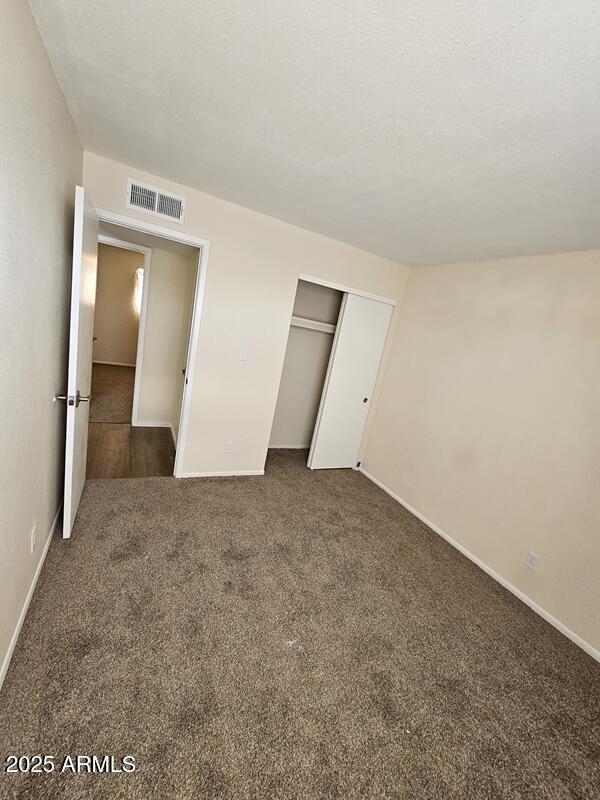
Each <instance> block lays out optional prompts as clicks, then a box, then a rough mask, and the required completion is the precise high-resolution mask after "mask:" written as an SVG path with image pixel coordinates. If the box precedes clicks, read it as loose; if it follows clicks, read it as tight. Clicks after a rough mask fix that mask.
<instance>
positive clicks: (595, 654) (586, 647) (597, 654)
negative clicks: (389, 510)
mask: <svg viewBox="0 0 600 800" xmlns="http://www.w3.org/2000/svg"><path fill="white" fill-rule="evenodd" d="M359 472H362V474H363V475H364V476H365V478H368V479H369V480H370V481H372V482H373V483H374V484H375V485H376V486H379V488H380V489H383V491H384V492H386V493H387V494H389V496H390V497H392V498H393V499H394V500H396V502H398V503H400V505H401V506H404V508H405V509H406V510H407V511H410V513H411V514H413V515H414V516H415V517H417V518H418V519H420V520H421V522H424V523H425V525H427V527H428V528H431V530H432V531H434V532H435V533H437V534H438V535H439V536H441V537H442V539H445V540H446V541H447V542H448V544H451V545H452V547H454V548H456V549H457V550H458V551H459V553H462V554H463V556H466V557H467V558H468V559H469V561H472V562H473V563H474V564H476V565H477V566H478V567H479V568H480V569H482V570H483V571H484V572H485V573H486V574H487V575H489V576H490V578H493V579H494V580H495V581H497V583H499V584H500V585H501V586H504V588H505V589H508V591H509V592H511V593H512V594H514V595H515V597H517V598H518V599H519V600H521V602H522V603H525V605H526V606H529V608H530V609H531V610H532V611H535V613H536V614H538V615H539V616H540V617H541V618H542V619H544V620H545V621H546V622H548V623H549V624H550V625H552V627H554V628H556V630H557V631H559V632H560V633H562V634H563V636H566V637H567V639H570V640H571V641H572V642H573V644H576V645H577V646H578V647H580V648H581V649H582V650H583V651H584V652H586V653H587V654H588V655H589V656H591V657H592V658H593V659H595V660H596V661H599V662H600V650H596V648H595V647H593V646H592V645H591V644H589V642H586V641H585V639H582V638H581V636H578V635H577V634H576V633H574V632H573V631H572V630H571V629H570V628H567V626H566V625H564V624H563V623H562V622H560V621H559V620H557V619H556V617H553V616H552V615H551V614H549V613H548V611H546V610H545V609H544V608H542V606H539V605H538V604H537V603H536V602H535V601H534V600H532V599H531V598H530V597H529V596H528V595H526V594H525V593H524V592H522V591H521V590H520V589H517V587H516V586H513V584H512V583H509V581H507V580H506V578H503V577H502V575H500V574H499V573H497V572H496V571H495V570H493V569H492V568H491V567H489V566H488V565H487V564H486V563H485V562H484V561H481V559H479V558H477V556H475V555H473V553H471V552H470V551H469V550H467V548H466V547H463V545H462V544H459V543H458V542H457V541H456V540H455V539H453V538H452V537H451V536H449V535H448V534H447V533H446V532H445V531H443V530H442V529H441V528H439V527H438V526H437V525H435V524H434V523H433V522H431V520H429V519H427V517H425V516H424V515H423V514H421V513H420V512H419V511H417V510H416V508H413V507H412V506H411V505H409V504H408V503H407V502H406V501H405V500H403V499H402V498H401V497H400V496H399V495H397V494H396V493H395V492H393V491H392V490H391V489H389V488H388V487H387V486H386V485H385V484H384V483H382V482H381V481H379V480H377V478H375V477H374V476H373V475H371V473H370V472H367V470H366V469H363V467H359Z"/></svg>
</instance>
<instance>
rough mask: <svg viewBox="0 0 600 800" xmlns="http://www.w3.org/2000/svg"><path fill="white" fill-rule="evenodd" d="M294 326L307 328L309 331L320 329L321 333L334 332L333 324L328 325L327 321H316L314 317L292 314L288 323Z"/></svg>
mask: <svg viewBox="0 0 600 800" xmlns="http://www.w3.org/2000/svg"><path fill="white" fill-rule="evenodd" d="M290 324H291V325H293V326H294V328H307V329H308V330H309V331H321V333H335V325H330V324H329V323H327V322H318V321H317V320H316V319H307V318H306V317H295V316H294V315H292V321H291V323H290Z"/></svg>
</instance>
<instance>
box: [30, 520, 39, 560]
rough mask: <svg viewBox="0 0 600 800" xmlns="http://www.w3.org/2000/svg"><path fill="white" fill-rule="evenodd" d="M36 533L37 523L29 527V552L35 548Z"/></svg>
mask: <svg viewBox="0 0 600 800" xmlns="http://www.w3.org/2000/svg"><path fill="white" fill-rule="evenodd" d="M36 533H37V525H34V526H33V528H32V529H31V533H30V534H29V549H30V552H31V553H33V551H34V550H35V542H36Z"/></svg>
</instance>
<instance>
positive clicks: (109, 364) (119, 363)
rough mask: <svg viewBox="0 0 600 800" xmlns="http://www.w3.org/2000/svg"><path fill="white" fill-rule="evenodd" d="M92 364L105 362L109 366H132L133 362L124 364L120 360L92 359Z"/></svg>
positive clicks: (133, 365)
mask: <svg viewBox="0 0 600 800" xmlns="http://www.w3.org/2000/svg"><path fill="white" fill-rule="evenodd" d="M92 364H106V365H107V366H109V367H134V368H135V364H124V363H123V362H122V361H92Z"/></svg>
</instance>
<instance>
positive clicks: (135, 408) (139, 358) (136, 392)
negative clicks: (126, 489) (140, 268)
mask: <svg viewBox="0 0 600 800" xmlns="http://www.w3.org/2000/svg"><path fill="white" fill-rule="evenodd" d="M98 244H106V245H109V246H110V247H120V248H121V250H131V251H133V252H134V253H143V254H144V283H143V287H142V304H141V307H140V319H139V323H138V337H137V349H136V356H135V380H134V384H133V404H132V408H131V424H132V425H134V426H136V425H139V424H140V422H139V410H140V389H141V383H142V364H143V361H144V341H145V335H146V314H147V311H148V290H149V287H150V269H151V266H152V248H150V247H144V246H143V245H141V244H132V243H131V242H126V241H124V240H122V239H116V238H115V237H114V236H106V235H105V234H104V233H99V234H98Z"/></svg>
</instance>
